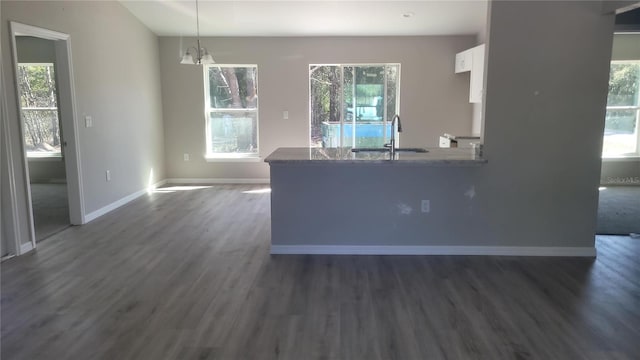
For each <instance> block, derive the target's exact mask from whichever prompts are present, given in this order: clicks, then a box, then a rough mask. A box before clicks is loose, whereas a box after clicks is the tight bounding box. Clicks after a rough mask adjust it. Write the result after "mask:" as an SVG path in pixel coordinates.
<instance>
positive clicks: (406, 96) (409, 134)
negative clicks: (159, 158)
mask: <svg viewBox="0 0 640 360" xmlns="http://www.w3.org/2000/svg"><path fill="white" fill-rule="evenodd" d="M475 42H476V39H475V36H433V37H384V38H382V37H373V38H350V37H344V38H300V37H296V38H205V39H203V45H204V46H206V47H207V48H208V49H209V51H210V52H212V54H213V56H214V58H215V60H216V62H217V63H219V64H258V94H259V98H260V100H259V123H260V125H259V135H260V136H259V147H260V156H261V157H262V158H264V157H266V156H267V155H269V154H270V153H271V152H272V151H273V150H275V149H276V148H278V147H284V146H289V147H290V146H309V106H308V103H309V75H308V74H309V64H314V63H327V64H337V63H385V62H389V63H401V80H400V84H401V89H400V93H401V95H400V97H401V100H400V114H401V116H402V122H403V128H404V132H403V133H402V134H401V136H400V142H401V145H402V146H437V142H438V136H439V135H441V134H442V133H444V132H448V133H454V134H469V133H470V131H471V117H472V106H471V104H470V103H469V78H468V76H467V77H466V78H465V77H463V76H457V75H456V74H454V69H453V67H454V57H455V54H456V53H457V52H459V51H461V50H464V49H467V48H470V47H472V46H473V45H475ZM193 43H195V41H194V39H182V41H181V39H180V38H174V37H167V38H160V59H161V60H160V61H161V69H162V99H163V107H164V119H165V134H166V144H165V150H166V166H167V177H168V178H268V177H269V169H268V166H267V165H266V164H264V163H262V162H250V163H246V162H245V163H231V162H216V163H207V162H206V161H205V160H204V152H205V134H204V116H203V113H202V109H203V108H204V94H203V88H204V84H203V72H202V68H201V67H199V66H193V65H181V64H179V58H180V56H181V47H182V48H183V47H186V46H187V45H192V44H193ZM284 110H288V111H289V119H288V120H283V119H282V112H283V111H284ZM184 153H189V154H191V161H188V162H185V161H184V160H183V154H184Z"/></svg>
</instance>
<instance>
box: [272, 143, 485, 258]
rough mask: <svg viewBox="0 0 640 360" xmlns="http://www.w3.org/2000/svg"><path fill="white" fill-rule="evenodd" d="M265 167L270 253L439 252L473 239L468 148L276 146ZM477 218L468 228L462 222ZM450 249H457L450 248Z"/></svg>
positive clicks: (472, 167) (472, 168)
mask: <svg viewBox="0 0 640 360" xmlns="http://www.w3.org/2000/svg"><path fill="white" fill-rule="evenodd" d="M265 162H267V163H269V165H270V170H271V224H272V225H271V245H272V246H271V253H272V254H442V253H452V250H451V249H452V246H454V247H455V246H457V245H459V246H468V245H472V244H473V243H471V244H470V243H469V241H471V242H472V241H473V239H472V237H473V233H472V229H473V228H476V229H477V228H478V227H482V226H483V224H482V221H481V220H482V216H481V214H476V213H475V212H474V204H475V202H476V201H477V195H476V183H475V181H476V180H475V179H477V178H478V176H477V175H476V174H477V173H478V172H479V171H482V169H483V165H484V164H485V163H487V160H486V159H484V158H482V157H481V156H477V155H476V154H474V153H473V152H472V150H471V149H468V148H467V149H440V148H429V149H427V152H397V153H395V154H394V155H393V159H391V154H390V153H389V152H381V151H377V152H376V151H364V152H357V153H354V152H352V151H351V149H350V148H279V149H277V150H275V151H274V152H273V153H272V154H271V155H269V156H268V157H267V158H266V159H265ZM470 223H471V224H477V227H476V226H473V227H471V228H469V227H468V226H461V224H470ZM453 253H455V251H453Z"/></svg>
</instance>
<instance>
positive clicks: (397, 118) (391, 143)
mask: <svg viewBox="0 0 640 360" xmlns="http://www.w3.org/2000/svg"><path fill="white" fill-rule="evenodd" d="M396 121H397V124H398V132H399V133H401V132H402V123H401V122H400V116H399V115H397V114H396V115H394V116H393V119H392V120H391V140H389V143H388V144H384V147H386V148H389V154H390V155H391V160H393V158H394V157H395V154H396V131H395V128H396Z"/></svg>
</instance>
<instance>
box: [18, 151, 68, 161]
mask: <svg viewBox="0 0 640 360" xmlns="http://www.w3.org/2000/svg"><path fill="white" fill-rule="evenodd" d="M27 160H28V161H62V154H59V153H58V154H37V155H35V154H30V153H27Z"/></svg>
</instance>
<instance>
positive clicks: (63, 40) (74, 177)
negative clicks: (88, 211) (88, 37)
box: [10, 21, 85, 255]
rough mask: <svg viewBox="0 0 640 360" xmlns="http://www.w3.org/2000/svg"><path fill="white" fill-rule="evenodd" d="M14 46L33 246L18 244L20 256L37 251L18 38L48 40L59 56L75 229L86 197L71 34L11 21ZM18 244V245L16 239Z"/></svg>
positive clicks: (62, 125)
mask: <svg viewBox="0 0 640 360" xmlns="http://www.w3.org/2000/svg"><path fill="white" fill-rule="evenodd" d="M10 27H11V46H12V50H13V54H12V58H13V70H14V81H15V90H16V106H17V112H18V115H19V119H20V120H19V123H20V126H19V129H20V137H21V141H20V154H21V155H22V158H23V161H24V167H23V170H24V174H23V175H24V179H25V184H24V185H25V189H26V194H27V204H26V205H27V209H28V211H27V213H28V217H29V219H28V221H29V239H30V240H31V241H30V243H26V244H22V246H20V244H17V247H16V249H17V251H18V255H20V254H23V253H25V252H27V251H30V250H31V249H33V248H35V247H36V235H35V227H34V218H33V206H32V202H31V187H30V185H29V184H30V180H29V164H28V159H27V153H26V151H25V145H24V133H25V129H24V124H23V122H22V120H21V119H22V118H23V116H22V109H21V106H20V87H19V86H18V79H17V74H18V54H17V51H16V50H17V47H16V45H17V44H16V37H17V36H32V37H37V38H41V39H46V40H53V41H54V45H55V52H56V71H57V76H56V80H57V87H58V101H59V104H58V109H59V112H60V128H61V130H62V133H63V134H64V135H63V136H64V139H63V147H62V151H63V156H64V163H65V173H66V177H67V196H68V201H69V219H70V222H71V224H72V225H81V224H84V223H85V207H84V194H83V186H82V183H83V182H82V169H81V162H80V159H81V157H80V143H79V139H78V136H77V135H78V133H79V131H78V121H77V114H76V94H75V87H74V80H73V66H72V62H71V36H70V35H69V34H65V33H61V32H57V31H53V30H49V29H43V28H40V27H36V26H32V25H27V24H22V23H18V22H14V21H11V22H10ZM16 241H19V240H18V239H16Z"/></svg>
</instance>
